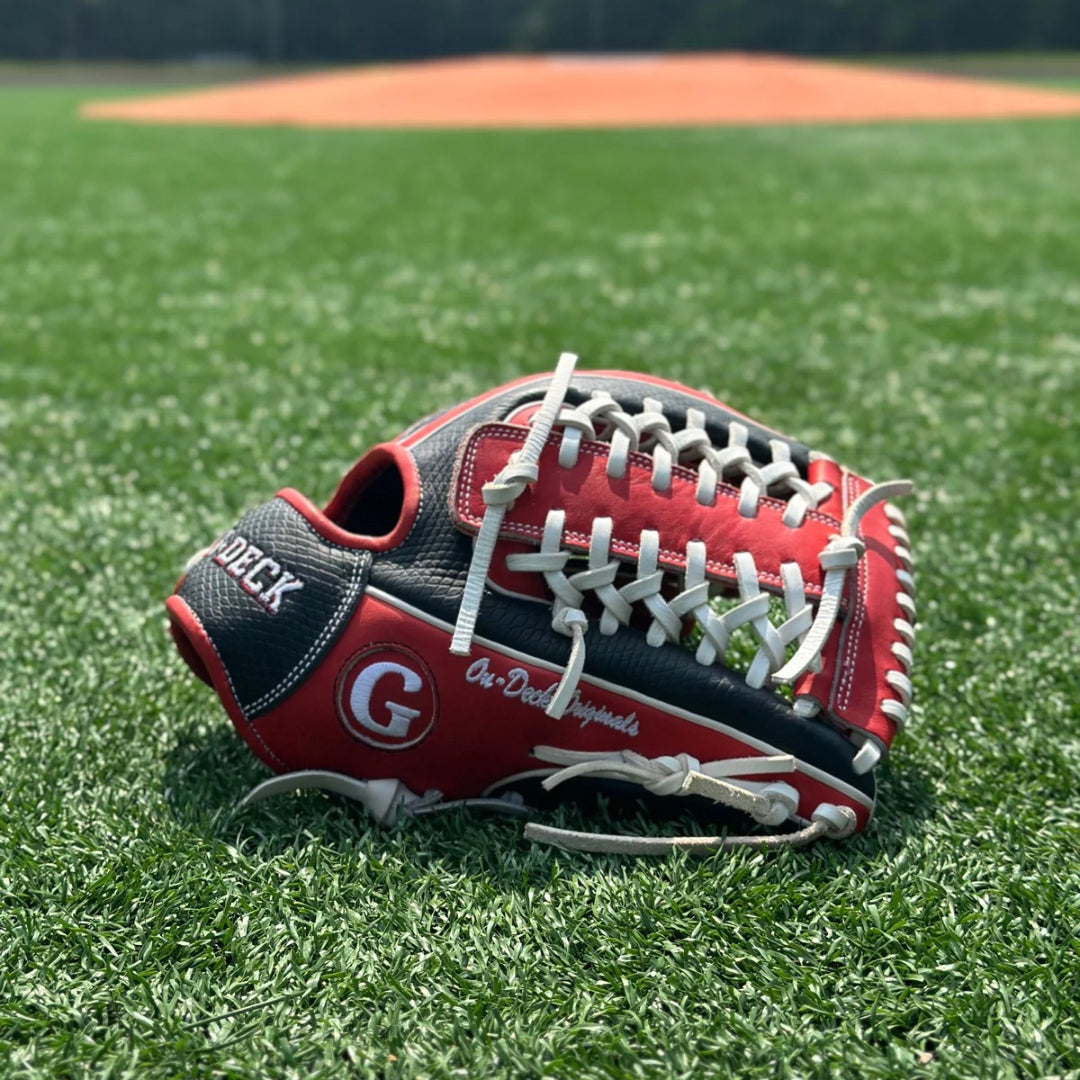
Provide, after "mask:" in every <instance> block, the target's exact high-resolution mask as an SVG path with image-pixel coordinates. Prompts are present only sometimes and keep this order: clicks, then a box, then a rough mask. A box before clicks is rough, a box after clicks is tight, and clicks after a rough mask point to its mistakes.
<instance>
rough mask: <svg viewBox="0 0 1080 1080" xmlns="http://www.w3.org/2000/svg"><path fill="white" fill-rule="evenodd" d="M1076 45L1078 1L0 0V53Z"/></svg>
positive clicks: (339, 56)
mask: <svg viewBox="0 0 1080 1080" xmlns="http://www.w3.org/2000/svg"><path fill="white" fill-rule="evenodd" d="M1069 48H1080V0H0V56H7V57H24V58H30V57H38V58H69V59H76V58H86V59H98V58H100V59H135V60H162V59H184V58H189V57H193V56H200V55H201V56H233V57H235V56H244V57H250V58H252V59H257V60H270V61H304V60H331V61H334V60H371V59H381V58H395V59H396V58H406V57H414V58H415V57H428V56H443V55H455V54H463V53H477V52H495V51H517V52H541V51H543V52H552V51H554V52H558V51H570V50H583V49H584V50H596V51H604V50H615V51H631V50H633V51H657V50H664V49H753V50H771V51H783V52H793V53H816V54H825V55H828V54H844V53H848V54H850V53H890V52H895V53H900V52H943V51H950V52H956V51H977V50H988V51H991V50H992V51H996V50H1011V49H1032V50H1034V49H1069Z"/></svg>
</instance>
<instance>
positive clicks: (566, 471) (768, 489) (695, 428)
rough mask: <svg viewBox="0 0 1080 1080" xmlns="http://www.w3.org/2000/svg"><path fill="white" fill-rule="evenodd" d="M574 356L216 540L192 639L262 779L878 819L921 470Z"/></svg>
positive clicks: (185, 592)
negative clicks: (801, 438)
mask: <svg viewBox="0 0 1080 1080" xmlns="http://www.w3.org/2000/svg"><path fill="white" fill-rule="evenodd" d="M575 360H576V358H575V357H574V356H572V355H571V354H564V355H563V357H562V358H561V360H560V362H559V365H558V368H557V369H556V371H555V373H554V375H543V376H531V377H529V378H525V379H521V380H519V381H517V382H513V383H510V384H508V385H506V386H500V387H498V388H496V389H494V390H491V391H490V392H488V393H486V394H483V395H481V396H480V397H477V398H474V399H473V400H471V401H467V402H465V403H464V404H461V405H457V406H455V407H454V408H451V409H449V410H447V411H445V412H442V413H438V414H436V415H434V416H429V417H427V418H426V419H424V420H421V421H419V422H418V423H416V424H414V425H413V426H412V427H410V428H409V429H408V430H407V431H405V432H404V433H403V434H402V435H400V436H399V437H398V438H397V439H395V440H394V441H392V442H389V443H385V444H383V445H381V446H377V447H375V448H374V449H372V450H371V451H370V452H368V453H367V454H366V455H365V456H364V457H363V458H361V460H360V461H359V462H358V463H357V464H356V465H355V466H354V467H353V468H352V470H351V471H350V472H349V473H348V474H347V475H346V476H345V478H344V479H343V480H342V481H341V484H340V486H339V487H338V490H337V492H336V494H335V495H334V497H333V498H332V499H331V500H330V502H329V504H328V505H327V507H326V509H325V510H319V509H318V508H317V507H315V506H314V505H313V504H312V503H311V502H309V501H308V499H306V498H305V497H304V496H303V495H301V494H300V493H299V492H297V491H294V490H292V489H289V488H286V489H285V490H283V491H281V492H279V493H278V495H277V497H276V498H274V499H272V500H271V501H270V502H267V503H265V504H264V505H262V506H260V507H258V508H257V509H255V510H252V511H251V512H250V513H248V514H246V515H245V516H244V517H243V518H242V519H241V521H240V522H239V524H238V525H237V526H236V528H234V529H230V530H229V531H228V532H227V533H225V535H224V536H222V537H221V538H220V539H219V540H218V541H217V542H216V543H214V544H213V545H212V546H211V547H209V548H207V549H206V550H205V551H203V552H200V553H199V554H198V555H197V556H196V557H195V558H194V559H193V560H192V562H191V563H190V564H189V567H188V570H187V572H186V574H185V576H184V577H183V578H182V579H181V581H180V583H179V585H178V586H177V589H176V592H175V594H174V595H173V596H171V597H170V598H169V599H168V602H167V606H168V612H169V617H170V627H171V630H172V634H173V636H174V638H175V640H176V644H177V645H178V647H179V650H180V652H181V654H182V656H183V658H184V659H185V660H186V661H187V663H188V665H189V666H190V667H191V668H192V669H193V671H194V672H195V674H197V675H198V676H199V677H200V678H202V679H203V680H205V681H206V682H207V683H209V684H210V685H211V686H213V688H214V689H215V690H216V691H217V693H218V695H219V696H220V697H221V700H222V702H223V703H224V705H225V709H226V711H227V712H228V714H229V716H230V717H231V718H232V721H233V723H234V724H235V725H236V728H237V730H238V731H239V732H240V734H241V735H242V736H243V738H244V739H245V740H246V741H247V743H248V745H249V746H250V747H251V749H252V750H253V751H254V752H255V753H256V754H257V755H258V756H259V757H260V758H261V759H262V760H263V761H264V762H265V763H266V764H267V765H268V766H269V767H270V768H271V769H272V770H273V771H274V772H275V773H277V774H279V775H277V776H276V777H273V778H271V779H269V780H267V781H266V782H265V783H263V784H261V785H259V787H257V788H256V789H255V790H254V791H253V792H252V793H251V794H250V795H249V796H248V800H251V799H256V798H262V797H265V796H267V795H271V794H275V793H277V792H282V791H287V790H295V789H299V788H308V787H319V788H324V789H328V790H331V791H334V792H337V793H340V794H343V795H347V796H349V797H351V798H353V799H356V800H357V801H358V802H360V803H362V804H363V805H364V806H365V807H367V809H368V810H369V811H370V812H371V813H372V814H373V815H374V816H375V817H376V818H377V819H378V820H379V821H380V822H383V823H391V822H393V821H395V820H396V819H397V818H398V817H400V816H402V815H403V814H404V815H408V814H418V813H425V812H430V811H433V810H437V809H441V808H444V807H447V806H452V805H460V804H462V803H465V804H468V805H476V806H487V807H493V808H497V809H503V810H509V811H511V812H520V813H530V812H532V810H533V809H535V808H537V807H544V806H550V805H551V804H552V803H553V802H554V801H555V799H557V798H559V797H563V796H570V797H573V798H574V799H575V800H587V799H590V798H595V796H596V795H597V794H598V793H599V794H602V795H604V796H605V797H606V798H607V799H608V801H609V804H611V805H613V806H616V807H618V806H619V805H620V804H628V803H629V804H632V805H635V806H637V805H639V800H641V799H644V800H645V802H647V803H651V804H652V805H653V806H654V807H655V806H660V807H661V808H671V807H678V808H680V809H682V808H689V809H696V810H698V811H701V812H703V813H705V811H707V810H708V809H710V808H716V807H719V808H723V809H724V811H725V812H726V813H728V814H729V815H731V814H733V815H734V817H735V818H736V819H737V820H738V821H739V822H741V823H742V825H743V826H744V831H745V828H746V827H749V828H750V829H751V830H752V835H748V836H741V835H721V836H689V837H666V836H665V837H660V836H657V837H652V836H618V835H601V834H596V833H591V832H585V833H581V832H571V831H568V830H563V829H555V828H550V827H547V826H543V825H540V824H536V823H530V824H529V825H527V827H526V831H527V834H528V835H529V836H531V837H533V838H534V839H537V840H543V841H547V842H553V843H557V844H560V845H562V846H564V847H573V848H580V849H584V850H598V851H626V852H634V853H662V852H666V851H670V850H672V849H673V848H689V849H712V848H718V847H732V846H736V845H754V846H759V847H770V846H779V845H791V844H803V843H807V842H809V841H811V840H814V839H816V838H818V837H822V836H825V837H831V838H840V837H845V836H848V835H850V834H851V833H853V832H855V831H857V830H859V829H862V828H863V827H865V825H866V824H867V822H868V821H869V819H870V815H871V813H872V811H873V808H874V767H875V766H876V765H877V763H878V762H879V761H880V760H881V758H882V756H883V754H884V753H885V751H886V750H887V748H888V746H889V744H890V743H891V742H892V739H893V737H894V735H895V734H896V732H897V731H898V730H899V729H900V728H901V727H902V726H903V724H904V721H905V719H906V718H907V711H908V702H909V698H910V696H911V682H910V678H909V673H910V670H911V662H912V656H911V648H912V644H913V637H914V630H913V625H914V621H915V608H914V603H913V601H912V594H913V591H914V581H913V578H912V573H911V556H910V553H909V550H908V537H907V533H906V531H905V527H904V518H903V516H902V515H901V513H900V511H899V510H897V509H895V508H894V507H893V506H891V505H890V504H889V503H888V502H886V501H885V500H886V499H889V498H892V497H893V496H897V495H902V494H907V493H908V492H909V491H910V490H911V485H910V484H909V483H908V482H907V481H897V482H894V483H888V484H878V485H871V484H870V483H869V482H868V481H866V480H864V479H862V478H861V477H859V476H857V475H855V474H854V473H852V472H849V471H848V470H847V469H845V468H843V467H841V466H840V465H838V464H836V463H835V462H834V461H833V460H832V459H831V458H829V457H827V456H825V455H823V454H819V453H814V452H811V451H810V450H808V448H807V447H806V446H804V445H802V444H801V443H798V442H795V441H794V440H792V439H789V438H787V437H786V436H784V435H780V434H778V433H777V432H774V431H771V430H769V429H768V428H766V427H763V426H762V425H761V424H759V423H756V422H755V421H753V420H751V419H749V418H747V417H745V416H742V415H740V414H739V413H737V412H735V411H733V410H732V409H730V408H728V407H727V406H725V405H722V404H721V403H719V402H718V401H716V400H714V399H713V398H711V397H709V396H708V395H706V394H703V393H699V392H697V391H694V390H690V389H687V388H686V387H683V386H679V385H677V384H675V383H671V382H666V381H664V380H662V379H657V378H654V377H652V376H649V375H641V374H636V373H632V372H624V371H596V372H580V373H578V374H576V375H575V374H574V373H573V369H574V363H575ZM705 816H708V815H707V814H706V815H705ZM728 824H730V822H729V823H728ZM763 830H765V831H763ZM714 831H716V830H714Z"/></svg>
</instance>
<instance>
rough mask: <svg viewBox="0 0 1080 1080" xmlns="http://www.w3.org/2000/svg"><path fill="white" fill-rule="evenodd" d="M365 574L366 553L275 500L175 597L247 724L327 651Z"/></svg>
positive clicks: (250, 517) (201, 564) (193, 572)
mask: <svg viewBox="0 0 1080 1080" xmlns="http://www.w3.org/2000/svg"><path fill="white" fill-rule="evenodd" d="M370 566H371V555H370V553H369V552H366V551H357V550H353V549H349V548H344V547H340V546H338V545H337V544H334V543H331V542H330V541H328V540H326V539H324V538H323V537H321V536H319V535H318V534H317V533H316V532H315V530H314V529H313V528H312V527H311V525H310V524H309V523H308V522H307V520H306V519H305V518H304V517H303V515H302V514H300V513H299V511H297V510H296V509H294V508H293V507H292V506H291V505H290V504H289V503H287V502H286V501H285V500H284V499H280V498H278V499H273V500H271V501H270V502H268V503H264V504H263V505H262V506H260V507H257V508H256V509H255V510H252V511H250V512H249V513H248V514H246V515H245V516H244V517H243V518H242V519H241V520H240V522H239V524H238V525H237V526H236V528H235V529H231V530H230V531H229V532H228V533H227V534H226V535H225V537H223V539H222V540H221V541H219V543H218V544H217V545H216V546H215V548H213V549H211V550H210V551H209V552H208V553H207V554H206V555H204V556H203V557H202V558H201V559H200V560H199V561H198V562H197V563H196V564H195V565H194V566H193V567H192V568H191V569H190V570H189V571H188V573H187V575H186V576H185V578H184V580H183V581H182V582H181V583H180V586H179V588H178V589H177V592H178V593H179V595H180V596H181V597H182V598H183V599H184V600H185V601H186V602H187V603H188V605H189V606H190V607H191V609H192V610H193V611H194V612H195V614H196V615H197V616H198V617H199V619H200V621H201V622H202V624H203V626H204V627H205V628H206V632H207V633H208V634H209V636H210V639H211V641H213V643H214V647H215V648H216V649H217V652H218V655H219V656H220V657H221V661H222V663H223V664H224V666H225V670H226V671H227V672H228V675H229V679H230V680H231V682H232V687H233V693H234V695H235V697H236V699H237V703H238V704H239V706H240V709H241V711H242V712H243V713H244V715H245V716H246V717H247V718H248V719H249V720H252V719H254V718H255V717H257V716H259V715H261V714H262V713H264V712H267V711H268V710H270V709H272V708H273V707H274V706H275V705H277V704H278V703H279V702H281V701H282V700H284V698H286V697H287V696H288V695H289V694H290V693H292V691H293V690H295V689H296V688H297V687H298V686H299V685H300V683H301V682H302V681H303V679H304V678H305V676H307V675H308V674H309V673H310V672H311V671H313V670H314V669H315V667H316V666H317V665H318V663H319V661H320V660H322V658H323V657H324V656H325V655H326V653H327V652H328V651H329V650H330V648H331V647H332V646H333V644H334V643H335V642H336V641H337V639H338V638H339V637H340V636H341V632H342V631H343V630H344V628H345V627H346V626H347V625H348V622H349V618H350V617H351V615H352V613H353V611H354V610H355V608H356V605H357V602H358V601H359V599H360V597H361V596H362V595H363V591H364V588H365V586H366V584H367V576H368V571H369V568H370ZM260 567H261V568H260Z"/></svg>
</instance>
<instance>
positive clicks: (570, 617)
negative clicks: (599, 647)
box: [544, 608, 589, 720]
mask: <svg viewBox="0 0 1080 1080" xmlns="http://www.w3.org/2000/svg"><path fill="white" fill-rule="evenodd" d="M553 625H554V627H555V629H556V630H558V631H560V632H561V633H564V634H572V635H573V638H574V643H573V645H571V646H570V659H569V660H568V661H567V662H566V667H565V668H563V673H562V678H561V679H560V680H559V686H558V689H556V691H555V695H554V697H552V699H551V701H550V702H549V703H548V707H547V708H546V709H545V710H544V712H545V713H546V714H547V715H548V716H550V717H551V719H552V720H560V719H562V715H563V713H565V712H566V710H567V707H568V706H569V705H570V702H571V700H572V699H573V696H574V691H575V690H577V685H578V681H579V680H580V679H581V672H582V669H583V668H584V666H585V628H586V627H587V626H588V625H589V620H588V619H587V618H586V617H585V612H584V611H582V610H581V609H580V608H563V609H562V610H561V611H560V612H559V614H558V615H557V616H556V620H555V623H554V624H553Z"/></svg>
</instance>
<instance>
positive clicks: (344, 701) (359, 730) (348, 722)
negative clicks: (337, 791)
mask: <svg viewBox="0 0 1080 1080" xmlns="http://www.w3.org/2000/svg"><path fill="white" fill-rule="evenodd" d="M335 697H336V699H337V712H338V718H339V719H340V720H341V722H342V724H344V725H345V730H346V731H348V733H349V734H350V735H352V737H353V738H354V739H359V740H360V741H361V742H365V743H367V744H368V745H369V746H374V747H377V748H378V749H379V750H407V749H408V748H409V747H410V746H416V744H417V743H419V742H423V740H424V739H426V738H427V737H428V735H430V734H431V732H432V730H433V728H434V727H435V721H436V720H437V719H438V712H439V699H438V695H437V694H436V692H435V679H434V678H433V677H432V674H431V671H430V670H429V668H428V666H427V664H425V663H424V661H423V660H421V659H420V657H419V656H417V655H416V654H415V653H414V652H412V651H411V650H409V649H406V648H403V647H402V646H400V645H373V646H372V647H371V648H368V649H365V650H364V651H363V652H360V653H357V654H356V655H355V656H353V657H352V658H351V659H350V660H349V662H348V663H347V664H346V665H345V667H344V668H342V671H341V674H340V675H339V676H338V681H337V687H336V690H335Z"/></svg>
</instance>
